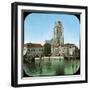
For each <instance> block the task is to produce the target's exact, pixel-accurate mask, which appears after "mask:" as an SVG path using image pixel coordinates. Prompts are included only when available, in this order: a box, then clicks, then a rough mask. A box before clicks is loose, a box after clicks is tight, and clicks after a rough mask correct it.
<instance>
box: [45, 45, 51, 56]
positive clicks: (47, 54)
mask: <svg viewBox="0 0 90 90" xmlns="http://www.w3.org/2000/svg"><path fill="white" fill-rule="evenodd" d="M50 54H51V44H49V43H45V44H44V55H45V56H49V55H50Z"/></svg>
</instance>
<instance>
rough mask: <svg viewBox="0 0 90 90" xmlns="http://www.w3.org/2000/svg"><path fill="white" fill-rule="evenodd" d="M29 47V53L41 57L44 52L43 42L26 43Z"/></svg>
mask: <svg viewBox="0 0 90 90" xmlns="http://www.w3.org/2000/svg"><path fill="white" fill-rule="evenodd" d="M24 47H26V48H27V55H28V56H34V57H39V56H41V55H42V54H43V46H42V45H41V44H35V43H27V44H25V45H24Z"/></svg>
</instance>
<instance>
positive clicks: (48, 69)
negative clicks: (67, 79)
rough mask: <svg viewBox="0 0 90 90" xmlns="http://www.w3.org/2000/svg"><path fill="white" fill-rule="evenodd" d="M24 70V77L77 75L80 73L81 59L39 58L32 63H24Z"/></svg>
mask: <svg viewBox="0 0 90 90" xmlns="http://www.w3.org/2000/svg"><path fill="white" fill-rule="evenodd" d="M23 71H24V74H23V76H24V77H26V76H29V77H37V76H63V75H77V74H80V60H79V59H74V60H72V59H71V60H65V59H57V58H56V59H55V58H52V59H50V58H46V59H43V60H39V59H38V60H35V62H32V63H24V64H23Z"/></svg>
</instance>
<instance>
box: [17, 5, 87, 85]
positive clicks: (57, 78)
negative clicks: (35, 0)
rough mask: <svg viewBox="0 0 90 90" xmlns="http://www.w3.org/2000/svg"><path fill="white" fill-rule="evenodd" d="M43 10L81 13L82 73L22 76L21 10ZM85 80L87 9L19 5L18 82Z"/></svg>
mask: <svg viewBox="0 0 90 90" xmlns="http://www.w3.org/2000/svg"><path fill="white" fill-rule="evenodd" d="M22 9H24V10H42V11H59V12H60V11H61V12H63V11H64V12H72V13H73V12H77V13H81V15H80V17H81V26H80V32H81V33H80V34H81V74H80V75H75V76H51V77H32V78H23V79H22V78H21V10H22ZM81 80H85V10H83V9H70V8H54V7H39V6H38V7H36V6H23V5H22V6H18V84H32V83H47V82H64V81H81Z"/></svg>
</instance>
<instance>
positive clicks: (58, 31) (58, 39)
mask: <svg viewBox="0 0 90 90" xmlns="http://www.w3.org/2000/svg"><path fill="white" fill-rule="evenodd" d="M53 32H54V37H53V41H54V44H55V45H63V44H64V35H63V26H62V23H61V22H60V21H57V22H55V26H54V31H53Z"/></svg>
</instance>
